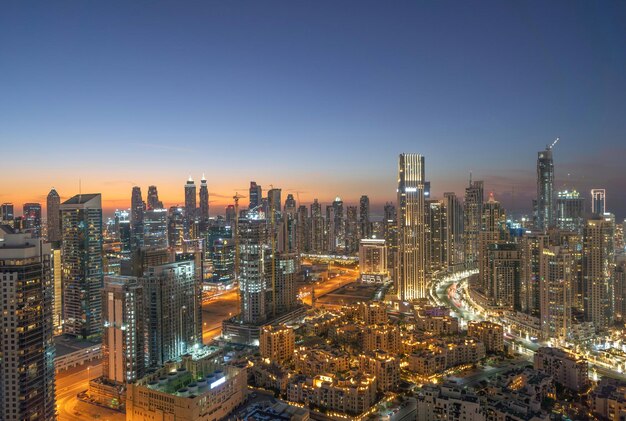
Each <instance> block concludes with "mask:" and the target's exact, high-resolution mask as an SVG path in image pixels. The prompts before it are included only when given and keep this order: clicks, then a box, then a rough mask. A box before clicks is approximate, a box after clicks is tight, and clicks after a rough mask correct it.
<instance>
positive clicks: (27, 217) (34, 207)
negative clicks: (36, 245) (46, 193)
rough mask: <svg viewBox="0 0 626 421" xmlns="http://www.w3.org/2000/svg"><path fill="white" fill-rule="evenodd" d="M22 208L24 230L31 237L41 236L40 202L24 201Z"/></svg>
mask: <svg viewBox="0 0 626 421" xmlns="http://www.w3.org/2000/svg"><path fill="white" fill-rule="evenodd" d="M22 209H23V213H22V215H23V224H24V227H23V228H24V232H27V233H29V234H31V235H32V236H33V237H41V204H40V203H24V206H23V207H22Z"/></svg>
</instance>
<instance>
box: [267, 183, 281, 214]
mask: <svg viewBox="0 0 626 421" xmlns="http://www.w3.org/2000/svg"><path fill="white" fill-rule="evenodd" d="M281 204H282V201H281V190H280V189H269V190H268V191H267V206H268V212H274V218H275V219H278V218H280V214H281ZM266 218H267V219H268V220H270V218H271V215H270V214H269V213H268V214H267V216H266Z"/></svg>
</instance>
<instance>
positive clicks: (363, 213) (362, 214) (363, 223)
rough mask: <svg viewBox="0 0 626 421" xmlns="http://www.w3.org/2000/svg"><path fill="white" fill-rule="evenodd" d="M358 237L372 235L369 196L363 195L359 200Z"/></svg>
mask: <svg viewBox="0 0 626 421" xmlns="http://www.w3.org/2000/svg"><path fill="white" fill-rule="evenodd" d="M359 233H360V236H359V238H370V237H371V236H372V223H371V222H370V198H369V197H367V196H365V195H363V196H361V199H360V200H359Z"/></svg>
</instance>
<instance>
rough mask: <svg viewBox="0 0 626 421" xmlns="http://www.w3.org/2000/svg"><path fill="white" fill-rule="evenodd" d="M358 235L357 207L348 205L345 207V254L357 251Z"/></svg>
mask: <svg viewBox="0 0 626 421" xmlns="http://www.w3.org/2000/svg"><path fill="white" fill-rule="evenodd" d="M359 237H360V236H359V221H358V214H357V207H356V206H348V207H347V208H346V240H345V244H346V247H345V252H346V254H348V255H351V254H354V253H356V252H358V251H359Z"/></svg>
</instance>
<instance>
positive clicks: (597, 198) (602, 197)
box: [591, 189, 606, 216]
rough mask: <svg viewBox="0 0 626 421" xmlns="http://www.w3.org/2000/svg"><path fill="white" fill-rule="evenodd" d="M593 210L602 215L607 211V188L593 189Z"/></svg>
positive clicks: (595, 213) (596, 214)
mask: <svg viewBox="0 0 626 421" xmlns="http://www.w3.org/2000/svg"><path fill="white" fill-rule="evenodd" d="M591 212H592V213H593V214H594V215H595V216H602V215H604V213H605V212H606V190H604V189H591Z"/></svg>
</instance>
